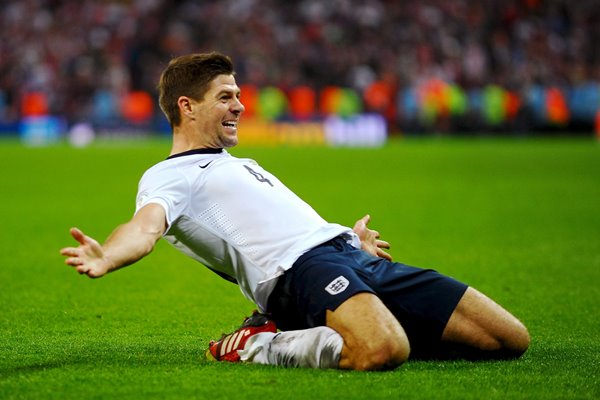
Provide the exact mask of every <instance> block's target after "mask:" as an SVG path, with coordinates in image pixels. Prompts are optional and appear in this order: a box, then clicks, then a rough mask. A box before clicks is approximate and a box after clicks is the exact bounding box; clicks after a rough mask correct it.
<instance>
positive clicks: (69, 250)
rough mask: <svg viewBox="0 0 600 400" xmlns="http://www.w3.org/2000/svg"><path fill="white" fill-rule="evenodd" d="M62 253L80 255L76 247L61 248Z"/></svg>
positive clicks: (70, 255)
mask: <svg viewBox="0 0 600 400" xmlns="http://www.w3.org/2000/svg"><path fill="white" fill-rule="evenodd" d="M60 254H61V255H63V256H69V257H75V256H78V255H79V252H78V250H77V248H76V247H65V248H64V249H61V250H60Z"/></svg>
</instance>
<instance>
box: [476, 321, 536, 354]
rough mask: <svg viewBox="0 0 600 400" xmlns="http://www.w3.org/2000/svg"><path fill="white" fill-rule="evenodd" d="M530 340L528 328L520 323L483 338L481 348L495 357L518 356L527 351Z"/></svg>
mask: <svg viewBox="0 0 600 400" xmlns="http://www.w3.org/2000/svg"><path fill="white" fill-rule="evenodd" d="M530 340H531V339H530V337H529V332H528V331H527V328H525V326H524V325H522V324H520V323H519V324H518V325H515V326H512V327H511V328H510V329H508V330H506V331H504V332H503V333H502V334H501V335H497V336H494V335H489V336H488V337H487V338H486V340H482V342H481V343H480V348H481V350H484V351H487V352H489V356H490V357H493V358H517V357H520V356H521V355H523V354H524V353H525V352H526V351H527V349H528V348H529V343H530Z"/></svg>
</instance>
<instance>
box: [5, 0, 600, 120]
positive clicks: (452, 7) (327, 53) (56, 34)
mask: <svg viewBox="0 0 600 400" xmlns="http://www.w3.org/2000/svg"><path fill="white" fill-rule="evenodd" d="M0 37H1V41H0V123H4V124H10V123H13V122H15V121H17V120H19V119H20V118H21V117H22V114H23V112H24V109H26V108H27V106H26V105H24V104H23V103H24V101H25V100H24V99H29V98H27V97H26V95H27V94H28V93H38V94H39V93H42V94H43V95H44V96H45V97H44V98H45V100H46V104H45V105H42V108H44V107H46V108H47V109H48V110H47V112H48V113H50V114H53V115H61V116H64V117H65V118H66V120H67V121H68V123H70V124H73V123H76V122H80V121H85V120H90V119H91V118H92V114H93V113H94V112H96V114H97V111H98V110H97V109H98V107H99V106H98V96H99V94H101V93H103V94H108V95H110V96H112V97H113V98H122V96H125V95H127V94H128V93H131V92H137V91H143V92H146V93H149V94H151V95H152V97H155V86H156V82H157V80H158V77H159V74H160V71H161V70H162V69H163V68H164V66H165V65H166V63H167V62H168V61H169V60H170V59H171V58H172V57H173V56H177V55H181V54H185V53H190V52H198V51H210V50H218V51H221V52H223V53H225V54H228V55H230V56H231V57H232V59H233V60H234V63H235V65H236V69H237V73H238V82H239V83H244V84H252V85H256V86H257V87H266V86H276V87H278V88H280V89H281V90H283V91H285V90H287V89H289V88H292V87H296V86H300V85H302V86H309V87H312V88H314V89H315V90H320V89H322V88H324V87H327V86H331V85H335V86H340V87H345V88H351V89H353V90H355V91H356V92H357V93H364V91H365V90H366V89H367V88H369V87H370V85H372V84H373V83H374V82H383V83H385V84H386V85H387V87H389V88H392V89H393V93H394V94H395V95H397V94H399V93H402V91H403V90H406V89H407V88H414V87H416V86H417V85H419V83H420V82H423V81H427V80H431V79H437V80H441V81H443V82H447V83H450V84H453V85H457V86H458V87H460V88H462V89H463V90H465V91H469V90H471V89H481V88H483V87H485V86H487V85H498V86H499V87H502V88H504V89H506V90H508V91H511V93H517V94H519V93H525V91H526V90H528V88H530V87H532V86H536V87H540V86H541V87H556V88H559V89H563V90H568V89H569V88H573V87H577V86H579V85H589V84H592V85H597V84H598V82H600V5H599V3H598V0H577V1H568V0H482V1H467V0H421V1H397V0H361V1H359V0H298V1H284V0H219V1H200V0H120V1H119V0H114V1H111V0H103V1H92V0H3V1H2V4H1V5H0ZM396 97H398V96H396ZM398 104H399V102H398V101H396V100H395V102H394V107H396V108H395V111H390V112H389V113H388V114H389V115H388V117H389V119H390V122H391V123H392V124H398V125H402V118H403V113H402V110H401V109H398V107H399V106H398ZM34 111H35V110H34ZM155 111H156V108H155ZM157 114H158V113H157Z"/></svg>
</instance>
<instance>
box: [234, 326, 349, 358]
mask: <svg viewBox="0 0 600 400" xmlns="http://www.w3.org/2000/svg"><path fill="white" fill-rule="evenodd" d="M343 345H344V340H343V339H342V337H341V336H340V334H339V333H337V332H336V331H334V330H333V329H331V328H328V327H326V326H319V327H316V328H311V329H304V330H300V331H286V332H279V333H271V332H262V333H258V334H256V335H254V336H252V337H251V338H250V339H248V342H246V345H245V346H244V350H240V351H239V354H240V356H241V359H242V361H247V362H252V363H257V364H270V365H279V366H283V367H308V368H337V367H338V363H339V361H340V355H341V353H342V346H343Z"/></svg>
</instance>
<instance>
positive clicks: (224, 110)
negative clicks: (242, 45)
mask: <svg viewBox="0 0 600 400" xmlns="http://www.w3.org/2000/svg"><path fill="white" fill-rule="evenodd" d="M179 102H180V107H181V110H182V112H183V114H184V118H187V119H188V123H189V128H190V129H191V130H192V132H193V134H194V135H199V137H197V139H199V140H200V142H201V143H202V146H203V147H209V148H227V147H233V146H235V145H236V144H238V136H237V128H238V122H239V119H240V116H241V115H242V113H243V112H244V105H243V104H242V103H241V102H240V88H239V87H238V86H237V84H236V82H235V78H234V77H233V75H218V76H217V77H216V78H215V79H213V80H212V81H211V82H210V84H209V86H208V91H207V92H206V93H205V95H204V98H203V99H202V100H200V101H198V100H194V99H191V98H189V97H186V96H182V97H180V98H179Z"/></svg>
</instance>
